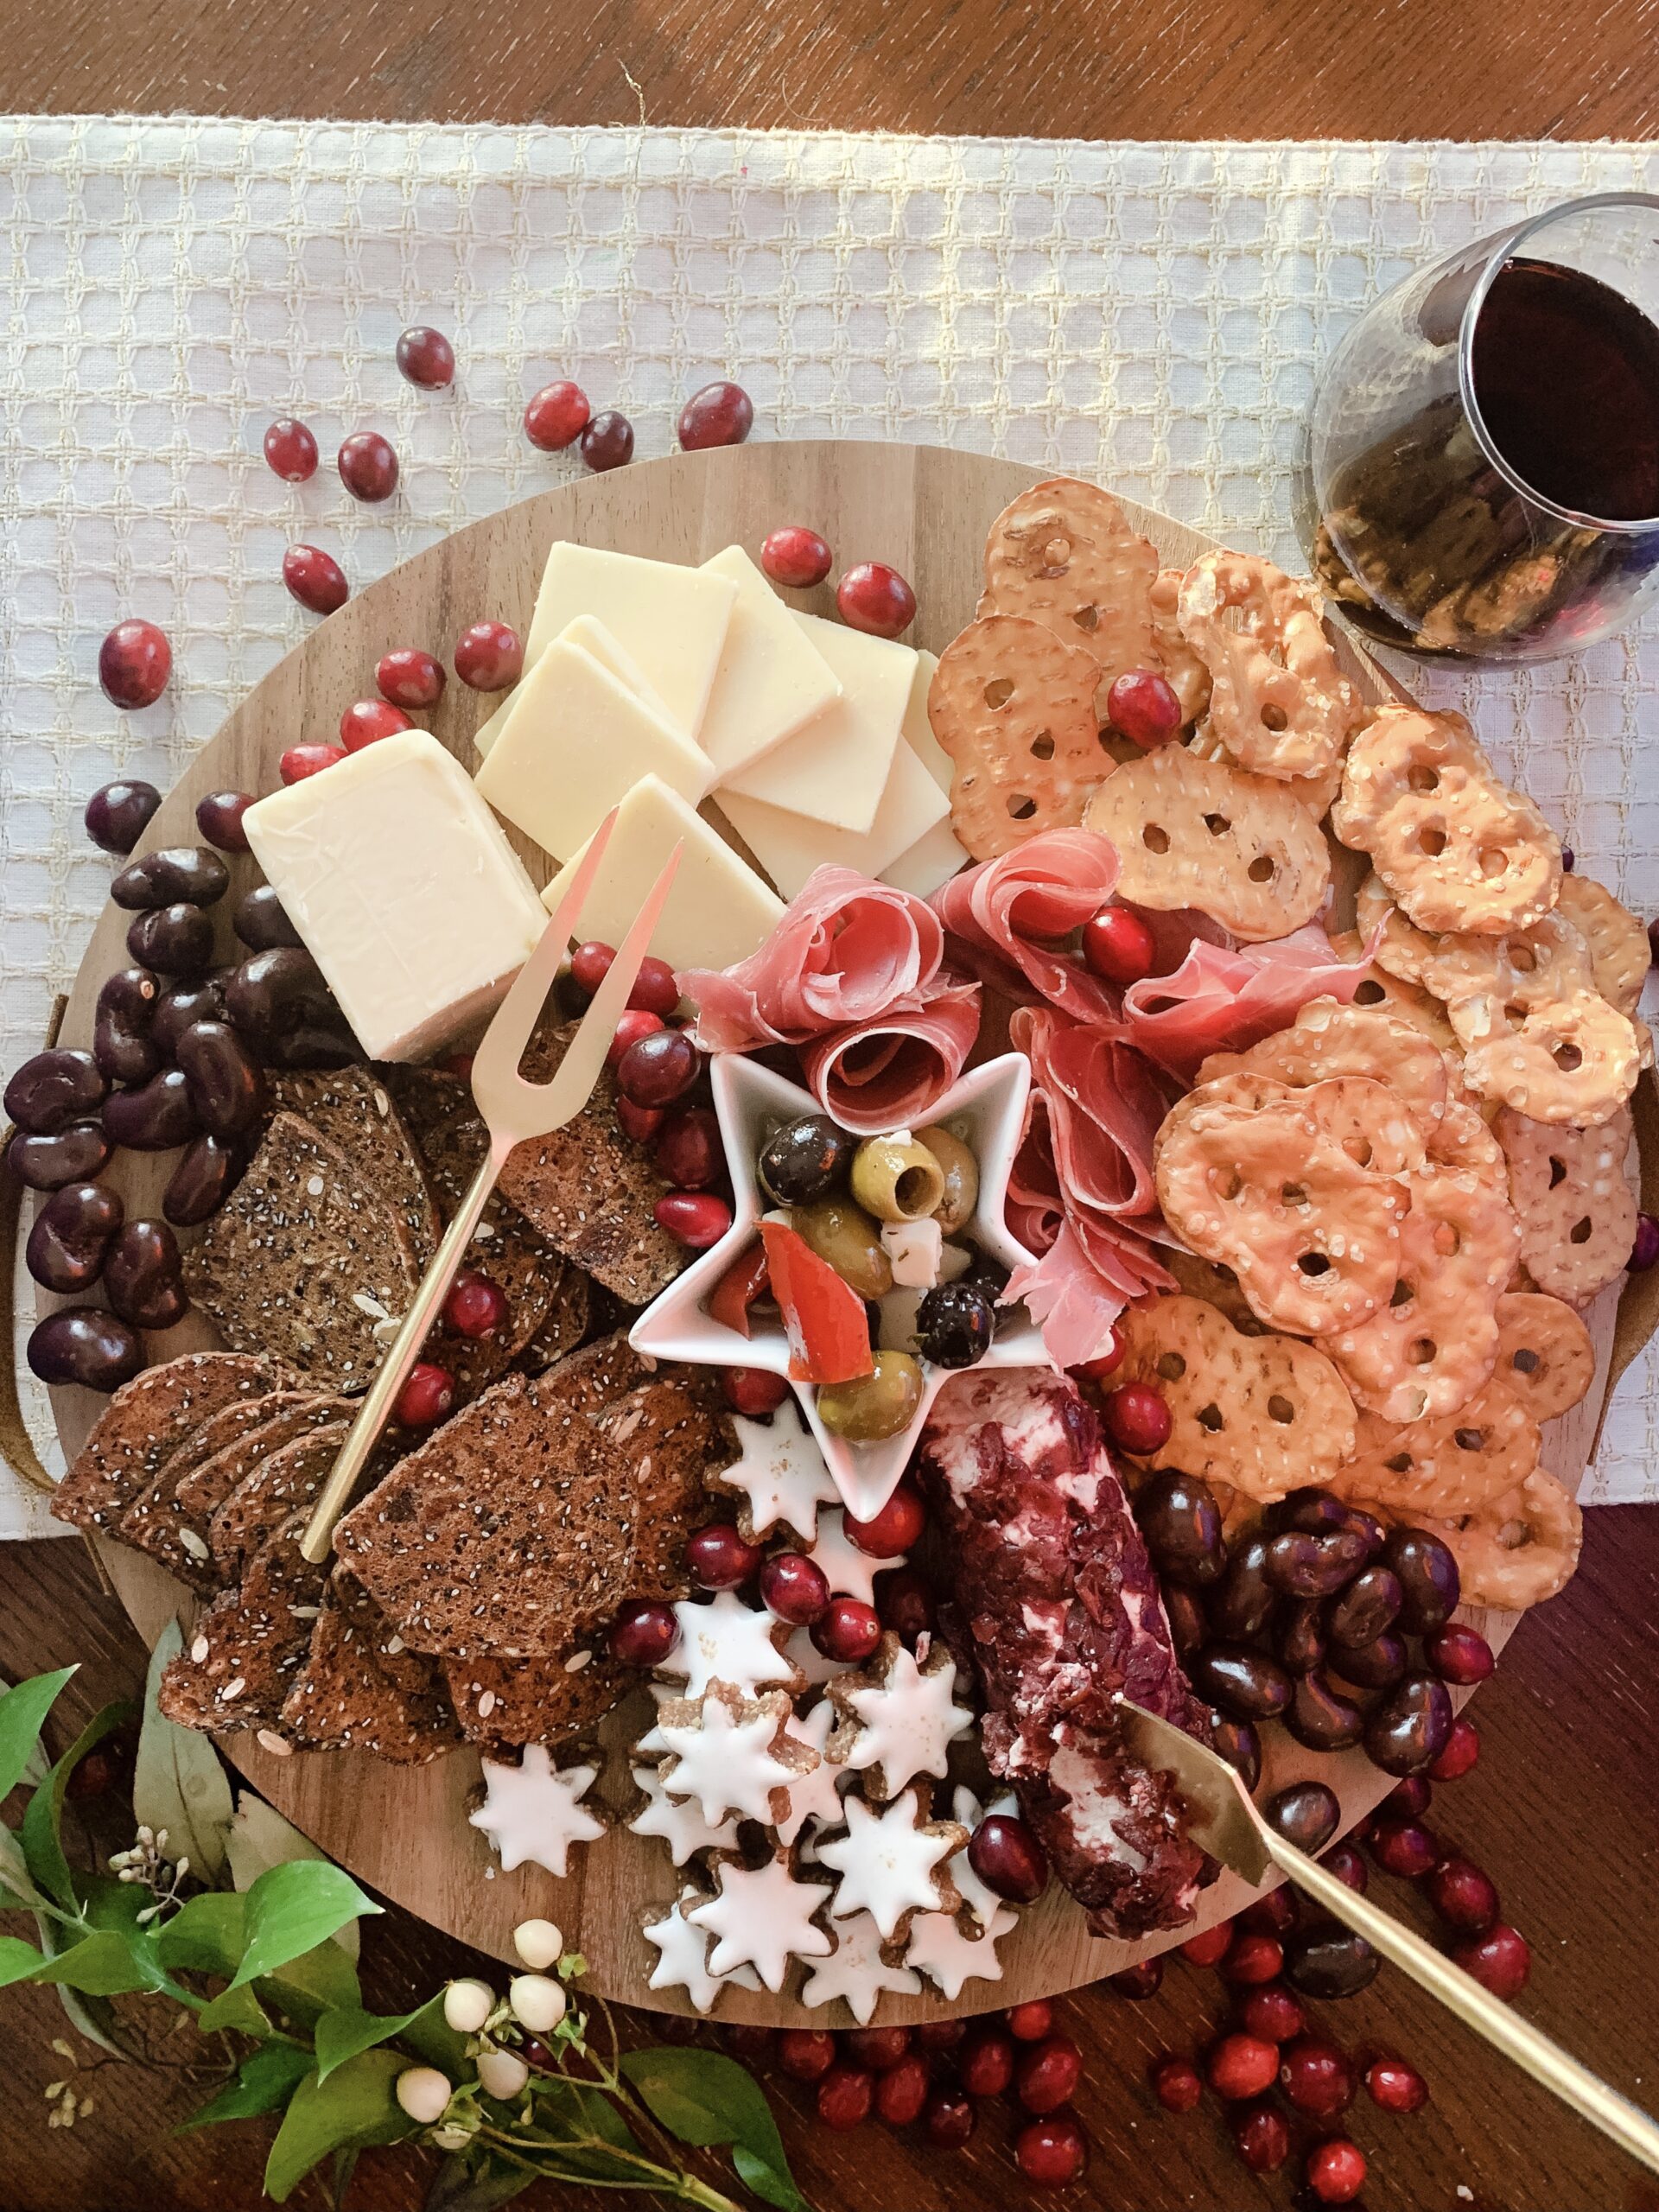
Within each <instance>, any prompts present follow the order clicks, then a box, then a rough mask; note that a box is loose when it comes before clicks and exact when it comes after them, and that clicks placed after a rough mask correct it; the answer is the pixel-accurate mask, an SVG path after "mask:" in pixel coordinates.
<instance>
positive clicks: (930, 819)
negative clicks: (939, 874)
mask: <svg viewBox="0 0 1659 2212" xmlns="http://www.w3.org/2000/svg"><path fill="white" fill-rule="evenodd" d="M715 804H716V805H718V806H719V807H720V809H721V812H722V813H723V814H725V815H726V817H728V820H729V821H730V823H731V825H732V827H733V829H735V830H736V832H737V834H738V836H740V837H741V838H742V840H743V842H744V843H745V844H746V845H747V847H748V848H749V850H750V851H751V852H752V853H753V855H754V856H755V858H756V860H758V861H760V865H761V867H762V868H765V870H766V874H768V875H769V876H770V877H771V878H772V881H773V882H774V883H775V884H776V885H777V887H778V888H779V891H781V892H782V893H783V894H784V896H785V899H792V898H793V897H794V896H795V894H796V893H797V892H798V890H799V889H800V888H801V886H802V885H803V884H804V882H805V881H806V880H807V878H808V876H810V874H811V873H812V871H813V869H814V868H823V867H825V866H827V865H828V864H829V862H831V861H834V862H836V864H837V865H838V866H840V867H842V868H856V869H857V870H858V872H859V874H861V875H880V873H881V871H882V869H883V868H889V867H891V866H892V864H893V861H896V860H897V859H898V857H899V855H900V854H901V853H903V852H907V851H908V850H909V849H910V848H911V847H912V845H913V844H915V842H917V840H918V838H919V837H922V836H925V835H926V833H927V832H928V830H930V829H931V828H932V827H933V825H934V823H936V822H938V821H939V820H940V819H941V818H942V817H944V815H945V814H946V813H948V812H949V810H950V802H949V800H948V799H947V798H945V796H944V792H943V791H941V790H940V789H939V787H938V785H937V784H936V783H935V782H934V780H933V779H932V777H931V776H930V775H929V774H928V772H927V771H926V769H925V767H923V766H922V764H921V762H920V761H919V760H918V759H917V757H916V755H915V754H914V753H912V751H911V749H910V747H909V746H907V745H900V746H899V747H896V748H895V749H894V752H893V765H892V766H891V768H890V769H889V770H888V772H887V789H886V790H885V791H883V792H882V794H881V803H880V805H879V806H878V807H877V808H876V810H875V819H874V822H873V823H871V824H870V826H869V828H868V829H867V830H865V831H863V833H862V834H860V833H859V832H858V831H857V830H854V829H836V828H834V827H833V826H832V825H831V824H830V823H827V822H813V821H811V820H810V819H809V818H808V817H807V816H805V815H804V814H796V813H794V812H792V811H791V810H788V809H786V808H784V807H781V806H766V805H764V804H762V803H761V801H760V800H759V799H753V798H743V797H742V796H741V794H740V793H739V792H737V791H731V790H729V789H728V790H725V791H721V792H720V794H719V796H718V798H716V800H715Z"/></svg>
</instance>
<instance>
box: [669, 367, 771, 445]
mask: <svg viewBox="0 0 1659 2212" xmlns="http://www.w3.org/2000/svg"><path fill="white" fill-rule="evenodd" d="M753 428H754V402H753V400H752V399H751V398H750V397H749V395H748V393H747V391H744V389H743V387H742V385H741V384H731V383H728V382H727V381H726V380H725V379H724V378H721V379H720V380H719V381H717V382H715V383H714V384H706V385H703V387H702V390H701V391H694V392H693V393H692V395H691V397H690V399H688V400H687V401H686V403H685V404H684V406H683V408H682V409H681V410H680V421H679V438H680V443H681V445H682V446H683V448H685V450H686V452H687V453H701V452H702V450H703V449H704V448H705V447H708V446H741V444H742V442H743V441H744V439H745V438H747V436H748V435H749V432H750V431H751V430H752V429H753Z"/></svg>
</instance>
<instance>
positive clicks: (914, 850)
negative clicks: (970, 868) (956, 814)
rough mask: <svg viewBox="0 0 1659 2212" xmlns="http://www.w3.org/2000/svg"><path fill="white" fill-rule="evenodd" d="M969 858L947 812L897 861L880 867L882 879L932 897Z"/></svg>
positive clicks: (906, 889)
mask: <svg viewBox="0 0 1659 2212" xmlns="http://www.w3.org/2000/svg"><path fill="white" fill-rule="evenodd" d="M967 859H968V855H967V854H966V853H965V852H964V851H963V849H962V847H961V846H960V845H959V844H958V843H957V833H956V831H955V830H954V829H952V828H951V826H950V816H949V814H947V815H946V816H945V817H944V821H943V822H936V823H934V824H933V827H932V828H931V829H930V830H929V831H928V832H927V833H926V835H925V836H921V837H918V839H917V840H916V842H915V843H914V844H913V845H911V846H908V847H907V848H906V850H905V851H903V852H902V853H900V854H899V857H898V859H897V860H896V861H889V862H888V863H887V867H886V868H883V869H882V870H881V871H880V874H881V880H882V882H883V883H890V884H892V885H893V887H894V889H895V890H898V891H913V892H914V893H915V894H916V896H917V897H918V899H931V897H932V896H933V893H935V892H936V891H937V890H938V887H939V886H940V885H941V884H942V883H949V881H950V879H951V877H952V876H953V875H954V874H956V873H957V869H958V868H962V867H963V866H964V865H965V864H966V861H967Z"/></svg>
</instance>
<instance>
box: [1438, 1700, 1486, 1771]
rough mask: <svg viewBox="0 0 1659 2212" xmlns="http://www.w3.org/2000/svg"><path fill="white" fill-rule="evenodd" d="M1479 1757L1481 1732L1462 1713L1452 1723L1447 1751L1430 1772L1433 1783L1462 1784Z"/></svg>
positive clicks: (1442, 1753) (1447, 1740)
mask: <svg viewBox="0 0 1659 2212" xmlns="http://www.w3.org/2000/svg"><path fill="white" fill-rule="evenodd" d="M1479 1757H1480V1731H1479V1730H1478V1728H1477V1727H1476V1726H1475V1724H1474V1722H1473V1721H1472V1720H1471V1719H1467V1718H1466V1716H1465V1714H1463V1713H1459V1715H1458V1717H1457V1719H1455V1720H1454V1721H1453V1722H1452V1733H1451V1734H1450V1735H1449V1736H1448V1737H1447V1738H1446V1749H1445V1750H1444V1751H1442V1752H1441V1753H1440V1757H1439V1758H1437V1759H1436V1760H1435V1762H1434V1764H1433V1766H1432V1767H1430V1769H1429V1770H1428V1772H1429V1778H1430V1780H1431V1781H1433V1782H1461V1781H1462V1779H1463V1777H1464V1776H1465V1774H1467V1773H1468V1772H1469V1770H1470V1769H1471V1767H1472V1766H1473V1765H1474V1764H1475V1762H1476V1761H1477V1760H1478V1758H1479Z"/></svg>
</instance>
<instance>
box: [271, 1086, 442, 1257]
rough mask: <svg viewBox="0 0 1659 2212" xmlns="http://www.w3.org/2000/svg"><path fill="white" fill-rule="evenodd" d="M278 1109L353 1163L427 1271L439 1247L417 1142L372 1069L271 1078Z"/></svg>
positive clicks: (434, 1211)
mask: <svg viewBox="0 0 1659 2212" xmlns="http://www.w3.org/2000/svg"><path fill="white" fill-rule="evenodd" d="M268 1080H269V1082H270V1095H271V1097H272V1098H273V1100H274V1101H275V1102H276V1104H277V1106H278V1108H280V1109H282V1111H283V1112H284V1113H289V1114H297V1115H298V1116H299V1117H300V1119H301V1120H302V1121H303V1122H310V1124H311V1126H312V1128H314V1129H315V1130H316V1131H317V1132H318V1133H319V1135H322V1136H325V1137H327V1139H328V1141H329V1142H330V1143H331V1144H337V1145H338V1146H339V1147H340V1150H341V1151H342V1152H343V1153H344V1154H346V1158H347V1159H348V1160H352V1161H353V1163H354V1164H355V1166H356V1167H357V1170H358V1173H359V1176H360V1177H361V1179H362V1180H363V1183H364V1185H365V1188H366V1189H367V1190H369V1191H371V1192H373V1194H374V1195H375V1196H376V1197H377V1198H383V1199H385V1203H386V1204H387V1205H389V1206H391V1207H392V1208H393V1209H394V1211H396V1212H397V1214H398V1215H399V1216H400V1217H401V1218H402V1221H403V1224H404V1228H405V1229H407V1230H408V1231H409V1239H410V1244H411V1245H412V1247H413V1248H414V1252H415V1256H416V1260H417V1261H418V1262H419V1263H420V1265H421V1266H422V1267H423V1268H424V1267H425V1266H426V1264H427V1262H429V1260H430V1259H431V1257H432V1255H433V1254H434V1253H435V1251H436V1250H437V1249H438V1236H439V1234H440V1229H439V1222H438V1209H437V1205H436V1202H435V1199H434V1197H433V1194H432V1191H431V1188H430V1186H429V1184H428V1181H427V1178H426V1170H425V1168H424V1167H423V1166H422V1163H421V1155H420V1154H419V1152H418V1151H417V1150H416V1146H415V1141H414V1139H413V1137H412V1136H411V1135H410V1132H409V1130H408V1128H406V1127H405V1126H404V1117H403V1116H402V1115H401V1114H400V1113H399V1112H398V1110H397V1106H396V1105H395V1104H394V1103H393V1101H392V1097H391V1092H390V1091H389V1090H387V1089H386V1086H385V1084H383V1083H382V1082H381V1081H380V1079H379V1077H378V1075H376V1074H375V1073H374V1072H373V1071H372V1070H371V1069H369V1068H357V1067H352V1068H300V1069H294V1070H289V1071H282V1072H279V1073H273V1074H272V1075H271V1076H270V1077H269V1078H268Z"/></svg>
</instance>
